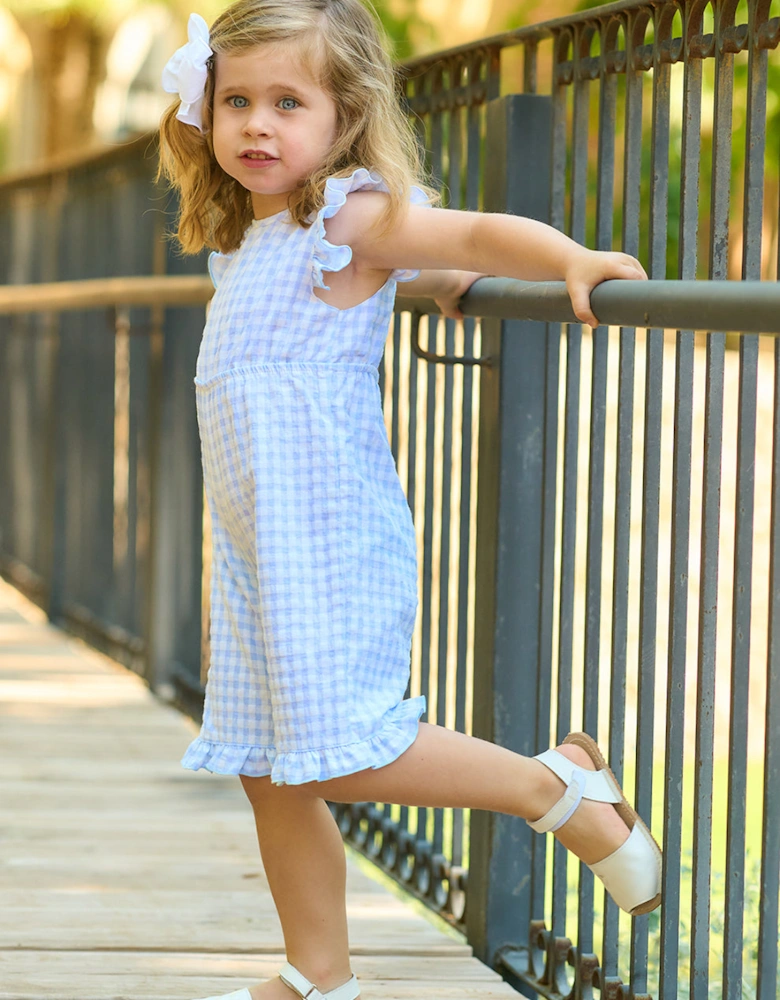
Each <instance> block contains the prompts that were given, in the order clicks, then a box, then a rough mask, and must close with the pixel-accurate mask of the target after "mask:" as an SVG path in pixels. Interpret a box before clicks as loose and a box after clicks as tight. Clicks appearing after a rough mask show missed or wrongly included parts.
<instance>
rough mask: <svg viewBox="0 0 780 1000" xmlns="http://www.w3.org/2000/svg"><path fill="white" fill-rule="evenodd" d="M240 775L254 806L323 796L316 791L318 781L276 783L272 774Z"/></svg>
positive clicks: (245, 790) (247, 795)
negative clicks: (258, 775)
mask: <svg viewBox="0 0 780 1000" xmlns="http://www.w3.org/2000/svg"><path fill="white" fill-rule="evenodd" d="M238 777H239V779H240V780H241V786H242V788H243V789H244V792H245V794H246V797H247V798H248V799H249V801H250V802H251V804H252V808H262V807H264V806H267V805H268V804H269V803H272V802H280V801H290V800H300V799H312V798H321V797H322V796H318V795H317V793H316V791H315V788H316V784H317V783H316V782H310V783H309V785H275V784H274V783H273V782H272V781H271V776H270V774H266V775H263V777H261V778H254V777H251V776H250V775H248V774H239V776H238ZM310 786H315V788H313V787H310Z"/></svg>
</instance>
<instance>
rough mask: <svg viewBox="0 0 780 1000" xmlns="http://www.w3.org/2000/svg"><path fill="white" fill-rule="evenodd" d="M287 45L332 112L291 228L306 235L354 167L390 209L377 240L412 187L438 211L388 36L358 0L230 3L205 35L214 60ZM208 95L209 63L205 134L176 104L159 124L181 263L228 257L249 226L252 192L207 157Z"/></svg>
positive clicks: (293, 201) (161, 173)
mask: <svg viewBox="0 0 780 1000" xmlns="http://www.w3.org/2000/svg"><path fill="white" fill-rule="evenodd" d="M288 40H296V41H297V40H299V41H301V42H303V43H304V45H305V49H304V52H303V54H304V56H307V57H311V59H312V60H313V62H314V63H319V73H320V80H319V82H320V83H321V85H322V86H323V87H324V88H325V90H326V91H327V92H328V93H329V94H330V96H331V97H332V98H333V100H334V102H335V104H336V110H337V122H336V139H335V142H334V144H333V147H332V148H331V150H330V151H329V153H328V155H327V157H326V159H325V161H324V162H323V163H321V164H320V165H319V167H318V168H317V169H316V170H315V171H314V172H313V173H312V174H311V175H310V176H309V177H307V178H305V179H304V181H303V182H302V184H301V185H300V186H299V187H298V188H296V190H294V191H291V192H290V195H289V197H288V207H289V210H290V214H291V215H292V218H293V219H294V220H295V222H297V223H298V224H299V225H300V226H303V227H304V228H307V227H308V226H309V225H310V224H311V223H310V221H309V216H310V214H311V213H312V212H316V211H318V210H319V209H320V208H321V207H322V205H323V204H324V194H325V181H326V179H327V178H328V177H346V176H349V175H350V174H351V173H352V172H353V171H354V170H355V169H356V168H357V167H366V168H368V169H369V170H375V171H376V172H377V173H378V174H379V175H380V176H381V177H382V179H383V180H384V181H385V183H386V184H387V186H388V189H389V198H388V204H387V207H386V209H385V211H384V213H383V215H382V216H381V218H380V220H379V227H380V229H381V230H382V231H383V232H387V231H388V230H389V229H390V228H391V227H392V226H393V224H394V223H395V221H396V220H397V218H398V216H399V214H400V212H401V210H402V208H403V207H404V206H405V204H406V202H407V200H408V197H409V188H410V185H411V184H412V183H415V184H417V185H419V186H420V187H422V188H423V190H425V192H426V194H427V195H428V197H429V200H430V201H431V203H432V204H433V203H436V202H437V201H438V200H439V195H438V192H437V191H436V190H435V188H433V187H431V186H429V185H428V183H427V182H426V173H425V169H424V166H423V161H422V156H421V153H420V148H419V146H418V143H417V139H416V137H415V134H414V129H413V126H412V123H411V122H410V120H409V118H408V117H407V115H406V114H405V112H404V110H403V108H402V107H401V103H400V101H399V98H398V91H397V89H396V78H395V71H394V69H393V64H392V62H391V58H390V55H389V53H388V51H387V48H386V44H387V43H386V36H385V34H384V31H383V29H382V27H381V23H380V22H379V20H378V18H377V16H376V14H375V13H374V12H373V10H371V11H369V9H368V8H367V7H366V6H365V5H364V4H363V3H362V2H361V0H237V2H236V3H233V4H232V5H231V6H230V7H228V8H227V10H225V11H224V12H223V13H222V14H220V16H219V17H218V18H217V19H216V21H215V22H214V24H213V25H212V26H211V29H210V34H209V45H210V46H211V48H212V50H213V51H214V53H215V55H220V54H226V53H231V54H232V53H240V52H244V51H246V50H248V49H251V48H253V47H254V46H255V45H259V44H262V43H264V42H284V41H288ZM311 68H312V70H314V65H312V66H311ZM213 96H214V57H212V58H211V59H210V60H209V63H208V77H207V80H206V90H205V99H204V102H203V128H204V132H203V133H201V132H199V131H198V129H197V128H195V127H194V126H192V125H187V124H185V123H183V122H180V121H179V120H178V119H177V118H176V112H177V111H178V109H179V101H178V99H177V100H176V101H175V102H174V103H173V104H172V105H171V106H170V107H169V108H168V109H167V110H166V111H165V112H164V114H163V116H162V119H161V121H160V132H159V142H160V159H159V166H158V169H157V177H156V179H157V180H158V181H159V180H160V178H161V177H166V178H167V179H168V180H169V181H170V185H171V187H174V188H176V189H178V192H179V217H178V226H177V230H176V233H175V234H174V235H175V238H177V239H178V241H179V243H180V244H181V247H182V250H183V252H184V253H185V254H195V253H198V252H200V250H202V249H203V247H210V248H211V249H215V250H219V251H221V252H222V253H232V252H233V251H234V250H236V249H237V248H238V247H239V246H240V244H241V241H242V240H243V238H244V234H245V232H246V230H247V228H248V226H249V225H250V223H251V222H252V219H253V218H254V213H253V209H252V200H251V194H250V192H249V191H247V190H246V188H244V187H242V185H241V184H239V182H238V181H237V180H236V179H235V178H234V177H231V176H230V175H229V174H227V173H225V171H224V170H223V169H222V168H221V167H220V165H219V164H218V163H217V161H216V159H215V157H214V146H213V142H212V136H211V123H212V109H213Z"/></svg>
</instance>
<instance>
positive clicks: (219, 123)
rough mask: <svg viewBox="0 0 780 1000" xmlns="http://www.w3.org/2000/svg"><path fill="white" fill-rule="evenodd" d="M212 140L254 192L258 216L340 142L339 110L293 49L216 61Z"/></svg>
mask: <svg viewBox="0 0 780 1000" xmlns="http://www.w3.org/2000/svg"><path fill="white" fill-rule="evenodd" d="M214 72H215V79H214V113H213V119H212V140H213V143H214V155H215V156H216V158H217V162H218V163H219V165H220V166H221V167H222V169H223V170H224V171H225V173H227V174H229V175H230V176H231V177H235V179H236V180H237V181H238V182H239V184H241V185H242V186H243V187H245V188H246V189H247V190H248V191H251V193H252V208H253V211H254V216H255V218H256V219H263V218H266V217H267V216H269V215H274V214H276V213H277V212H281V211H283V210H284V209H285V208H287V195H288V193H289V192H290V191H293V190H294V189H295V188H296V187H297V186H298V185H299V183H300V181H302V180H303V179H304V178H305V177H307V176H308V175H309V174H310V173H311V172H312V171H313V170H314V169H315V168H316V167H318V166H319V165H320V163H322V161H323V160H324V159H325V156H326V154H327V152H328V150H329V149H330V147H331V146H332V145H333V142H334V140H335V137H336V105H335V103H334V101H333V99H332V98H331V96H330V95H329V94H328V93H326V91H324V90H323V89H322V88H321V86H320V85H318V84H317V82H316V81H315V80H314V78H313V77H312V76H311V75H310V74H309V73H308V72H307V70H306V69H305V68H304V67H303V66H302V65H301V64H300V60H298V59H297V58H296V51H295V48H294V47H293V46H291V45H289V44H287V45H285V44H279V43H276V44H275V43H271V42H267V43H264V44H262V45H257V46H255V47H254V48H253V49H250V50H248V51H246V52H242V53H240V54H238V55H217V56H215V69H214Z"/></svg>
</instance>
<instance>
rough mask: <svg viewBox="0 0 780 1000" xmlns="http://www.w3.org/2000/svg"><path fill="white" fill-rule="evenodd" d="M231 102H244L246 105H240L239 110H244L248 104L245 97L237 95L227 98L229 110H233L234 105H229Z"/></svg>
mask: <svg viewBox="0 0 780 1000" xmlns="http://www.w3.org/2000/svg"><path fill="white" fill-rule="evenodd" d="M231 101H246V104H242V105H241V108H245V107H246V106H247V105H248V104H249V101H247V100H246V98H245V97H239V96H238V95H236V96H235V97H228V99H227V102H228V104H230V106H231V108H235V107H236V105H235V104H231ZM241 108H240V109H241ZM240 109H238V110H240Z"/></svg>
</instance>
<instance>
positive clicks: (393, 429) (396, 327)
mask: <svg viewBox="0 0 780 1000" xmlns="http://www.w3.org/2000/svg"><path fill="white" fill-rule="evenodd" d="M392 336H393V408H392V413H391V422H390V450H391V451H392V453H393V458H394V459H395V463H396V465H398V436H399V425H400V414H399V410H400V400H401V314H400V313H396V314H395V316H394V317H393V335H392ZM384 360H385V356H384V354H383V355H382V362H383V366H384ZM381 395H382V398H383V399H384V386H382V392H381Z"/></svg>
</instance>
